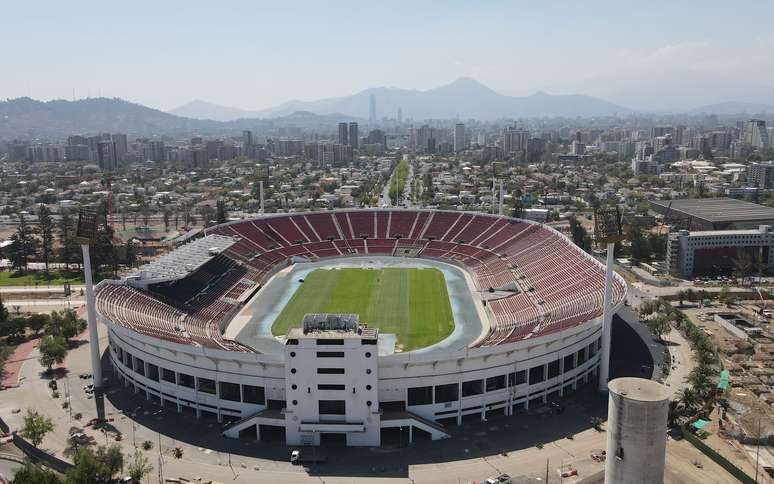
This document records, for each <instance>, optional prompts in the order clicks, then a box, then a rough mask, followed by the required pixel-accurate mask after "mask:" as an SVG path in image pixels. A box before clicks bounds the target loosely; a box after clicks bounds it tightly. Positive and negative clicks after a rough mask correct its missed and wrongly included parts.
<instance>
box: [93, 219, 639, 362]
mask: <svg viewBox="0 0 774 484" xmlns="http://www.w3.org/2000/svg"><path fill="white" fill-rule="evenodd" d="M207 233H208V234H221V235H226V236H230V237H232V238H234V239H235V240H236V243H234V244H233V245H232V246H231V247H229V248H227V249H226V250H225V251H224V252H223V253H222V254H220V255H218V256H217V257H215V258H213V259H212V260H210V261H209V262H207V263H206V264H204V265H203V266H202V267H200V268H199V269H198V270H197V271H195V272H194V273H192V274H190V275H189V276H187V277H185V278H183V279H180V280H177V281H173V282H170V283H165V284H161V285H154V286H151V287H149V290H148V291H143V290H141V289H136V288H133V287H130V286H128V285H125V284H116V283H114V282H111V281H107V282H105V283H102V284H100V285H99V287H98V297H97V299H98V304H99V307H100V312H101V314H103V316H105V317H107V318H110V319H111V320H113V321H114V322H116V323H118V324H122V325H124V326H127V327H129V328H131V329H133V330H136V331H138V332H141V333H143V334H149V335H151V336H155V337H159V338H163V339H167V340H170V341H174V342H179V343H180V342H182V343H186V344H197V345H201V346H205V347H211V348H220V349H228V350H234V351H245V350H246V348H245V347H243V346H242V345H240V344H238V343H236V342H233V341H228V340H224V339H223V338H222V336H221V332H222V330H223V328H224V327H225V326H226V325H227V324H228V321H229V320H230V318H231V317H232V316H233V315H234V314H235V312H236V311H237V310H238V309H239V305H240V304H241V303H239V302H238V300H239V299H240V297H241V296H242V295H243V294H245V293H246V292H247V291H254V290H255V289H256V288H257V287H260V285H261V284H263V283H264V282H265V281H264V279H266V278H267V277H269V276H270V275H271V274H272V273H273V271H274V268H275V267H277V266H278V265H280V264H283V265H286V264H288V263H289V262H290V261H291V259H292V258H293V257H302V258H305V259H307V260H318V259H323V258H328V257H341V256H351V255H367V254H373V255H405V254H410V255H411V256H416V257H426V258H433V259H439V260H442V261H446V262H449V263H452V264H456V265H460V266H464V267H465V268H466V269H468V270H469V272H470V274H471V276H472V278H473V280H474V283H475V284H476V286H477V289H478V290H479V291H482V292H483V291H487V292H490V291H491V292H493V294H492V297H491V298H489V299H488V304H487V308H488V309H487V310H488V311H489V314H490V321H491V324H490V329H489V332H488V334H486V335H485V336H484V337H483V338H482V339H480V341H479V343H478V345H479V346H489V345H495V344H502V343H507V342H512V341H518V340H520V339H524V338H533V337H536V336H540V335H543V334H549V333H552V332H556V331H561V330H563V329H566V328H569V327H572V326H575V325H578V324H580V323H582V322H585V321H588V320H589V319H592V318H595V317H597V316H599V315H600V314H601V313H602V306H603V304H602V294H603V289H604V268H603V267H602V265H601V264H599V263H598V262H597V261H595V260H594V259H593V258H592V257H591V256H589V255H587V254H585V253H584V252H582V251H581V250H580V249H578V248H577V247H576V246H575V245H573V244H572V243H571V242H570V241H569V240H568V239H567V238H565V237H564V236H562V235H560V234H559V233H558V232H555V231H554V230H552V229H550V228H548V227H546V226H543V225H540V224H536V223H531V222H527V221H523V220H515V219H508V218H504V217H499V216H495V215H488V214H473V213H465V212H453V211H450V212H445V211H418V210H348V211H336V212H326V213H306V214H292V215H279V216H267V217H265V218H263V219H257V220H245V221H240V222H234V223H230V224H225V225H220V226H216V227H212V228H210V229H208V230H207ZM624 289H625V288H624V287H623V285H622V284H621V283H620V282H619V281H618V280H616V283H615V285H614V289H613V295H614V299H615V300H616V301H620V299H621V298H622V297H623V294H624Z"/></svg>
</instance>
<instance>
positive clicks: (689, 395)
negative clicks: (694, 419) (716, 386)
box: [680, 387, 699, 412]
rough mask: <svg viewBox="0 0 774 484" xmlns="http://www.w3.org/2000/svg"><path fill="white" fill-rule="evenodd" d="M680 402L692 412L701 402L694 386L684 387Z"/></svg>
mask: <svg viewBox="0 0 774 484" xmlns="http://www.w3.org/2000/svg"><path fill="white" fill-rule="evenodd" d="M680 403H681V404H682V405H683V408H685V409H686V410H687V411H688V412H692V411H693V410H694V409H695V408H696V407H697V406H698V404H699V397H698V395H696V392H695V391H694V390H693V389H692V388H688V387H686V388H683V390H682V391H681V392H680Z"/></svg>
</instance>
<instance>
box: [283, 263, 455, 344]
mask: <svg viewBox="0 0 774 484" xmlns="http://www.w3.org/2000/svg"><path fill="white" fill-rule="evenodd" d="M308 313H355V314H359V315H360V322H361V323H366V324H368V325H369V326H371V327H376V328H379V331H381V332H383V333H395V334H396V335H397V338H398V341H397V343H396V344H397V348H398V349H401V350H403V351H409V350H412V349H417V348H423V347H425V346H429V345H431V344H433V343H436V342H438V341H440V340H442V339H443V338H445V337H446V336H448V335H449V334H451V332H452V330H453V329H454V317H453V316H452V312H451V305H450V304H449V295H448V294H447V292H446V281H445V280H444V277H443V273H442V272H441V271H439V270H437V269H333V270H329V269H317V270H315V271H312V272H311V273H310V274H309V275H308V276H307V277H306V279H305V282H304V283H303V284H302V285H301V287H300V288H298V290H297V291H296V292H295V294H293V297H292V298H291V299H290V301H288V303H287V305H286V306H285V308H284V309H283V310H282V312H281V313H280V315H279V317H278V318H277V319H276V321H274V325H273V326H272V332H273V333H274V334H275V335H283V334H285V333H286V332H287V330H288V328H289V327H291V326H301V322H302V320H303V317H304V315H305V314H308Z"/></svg>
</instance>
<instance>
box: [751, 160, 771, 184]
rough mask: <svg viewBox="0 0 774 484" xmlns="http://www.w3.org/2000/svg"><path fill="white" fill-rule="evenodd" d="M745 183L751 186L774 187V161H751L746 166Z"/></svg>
mask: <svg viewBox="0 0 774 484" xmlns="http://www.w3.org/2000/svg"><path fill="white" fill-rule="evenodd" d="M747 183H748V184H749V185H750V186H751V187H758V188H763V189H770V188H774V162H772V161H768V162H766V163H751V164H750V165H749V166H748V167H747Z"/></svg>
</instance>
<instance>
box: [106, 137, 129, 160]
mask: <svg viewBox="0 0 774 484" xmlns="http://www.w3.org/2000/svg"><path fill="white" fill-rule="evenodd" d="M110 139H111V140H112V141H113V143H115V145H116V160H118V161H121V160H123V159H124V158H126V153H128V152H129V143H128V142H127V139H126V135H125V134H121V133H113V134H111V135H110Z"/></svg>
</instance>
